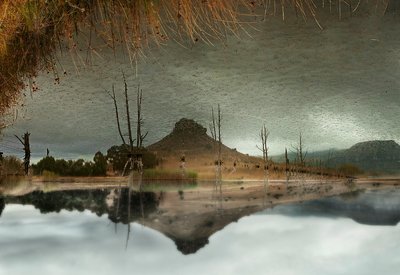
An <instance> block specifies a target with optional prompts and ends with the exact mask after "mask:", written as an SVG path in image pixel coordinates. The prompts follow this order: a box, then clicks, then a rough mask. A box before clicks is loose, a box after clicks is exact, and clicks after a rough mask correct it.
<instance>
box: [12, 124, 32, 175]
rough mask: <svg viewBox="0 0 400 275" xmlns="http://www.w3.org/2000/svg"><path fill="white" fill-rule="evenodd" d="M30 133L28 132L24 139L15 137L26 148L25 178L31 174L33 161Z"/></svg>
mask: <svg viewBox="0 0 400 275" xmlns="http://www.w3.org/2000/svg"><path fill="white" fill-rule="evenodd" d="M30 135H31V134H30V133H28V132H26V133H25V134H24V135H23V136H22V139H21V138H20V137H19V136H17V135H15V137H16V138H17V139H18V140H19V142H21V144H22V145H23V146H24V153H25V156H24V171H25V176H27V175H28V174H29V164H30V160H31V148H30V144H29V137H30Z"/></svg>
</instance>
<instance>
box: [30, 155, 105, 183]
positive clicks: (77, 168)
mask: <svg viewBox="0 0 400 275" xmlns="http://www.w3.org/2000/svg"><path fill="white" fill-rule="evenodd" d="M32 169H33V173H34V174H35V175H42V176H45V172H46V174H47V175H48V174H49V173H52V174H54V175H60V176H72V177H88V176H105V175H106V172H107V160H106V157H105V156H104V155H103V154H102V153H101V152H97V153H96V154H95V156H94V158H93V162H91V161H85V160H83V159H78V160H75V161H73V160H68V161H66V160H65V159H57V160H56V159H54V158H53V157H45V158H43V159H41V160H40V161H39V162H38V163H37V164H35V165H32Z"/></svg>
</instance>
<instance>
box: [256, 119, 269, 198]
mask: <svg viewBox="0 0 400 275" xmlns="http://www.w3.org/2000/svg"><path fill="white" fill-rule="evenodd" d="M268 137H269V131H268V130H267V128H266V127H265V124H264V125H263V127H261V131H260V139H261V147H259V146H258V145H257V148H258V149H259V150H260V151H262V154H263V156H262V158H263V169H264V189H265V192H267V189H268V183H269V182H268V180H269V179H268V177H269V167H268V165H269V160H268V149H269V148H268Z"/></svg>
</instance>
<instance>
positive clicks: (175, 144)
mask: <svg viewBox="0 0 400 275" xmlns="http://www.w3.org/2000/svg"><path fill="white" fill-rule="evenodd" d="M217 146H218V142H216V141H215V140H214V139H213V138H211V137H210V136H208V135H207V129H206V128H205V127H203V126H202V125H200V124H199V123H197V122H195V121H194V120H192V119H187V118H182V119H181V120H179V121H178V122H176V123H175V127H174V129H173V130H172V132H171V133H170V134H168V135H167V136H165V137H164V138H163V139H161V140H160V141H158V142H156V143H154V144H152V145H150V146H148V147H147V149H149V150H150V151H152V152H154V153H156V154H157V155H158V156H161V157H175V158H176V157H180V156H182V155H185V156H189V157H196V158H199V157H203V158H207V159H209V161H211V160H212V159H214V158H215V155H216V150H217ZM221 153H222V157H223V159H224V160H226V161H227V160H237V161H246V162H248V161H251V160H254V161H259V160H258V159H256V158H254V157H250V156H249V155H246V154H242V153H240V152H238V151H237V150H236V149H231V148H229V147H227V146H225V145H224V144H222V146H221Z"/></svg>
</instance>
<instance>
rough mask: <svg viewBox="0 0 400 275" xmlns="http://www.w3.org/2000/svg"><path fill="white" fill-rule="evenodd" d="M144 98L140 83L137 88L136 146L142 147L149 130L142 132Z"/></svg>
mask: <svg viewBox="0 0 400 275" xmlns="http://www.w3.org/2000/svg"><path fill="white" fill-rule="evenodd" d="M142 98H143V91H142V90H141V89H140V85H138V89H137V128H136V147H137V148H141V147H142V146H143V141H144V139H145V138H146V136H147V134H148V132H146V133H145V134H144V135H143V134H142V126H143V123H144V121H143V118H142Z"/></svg>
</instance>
